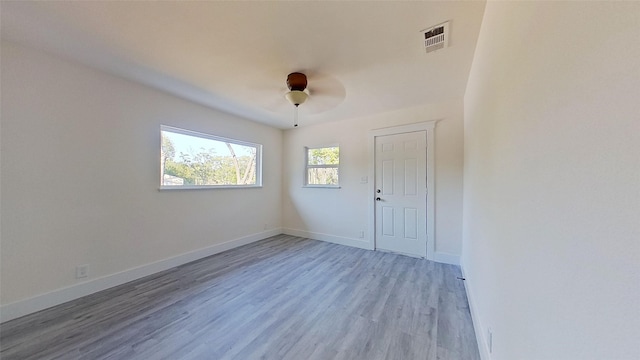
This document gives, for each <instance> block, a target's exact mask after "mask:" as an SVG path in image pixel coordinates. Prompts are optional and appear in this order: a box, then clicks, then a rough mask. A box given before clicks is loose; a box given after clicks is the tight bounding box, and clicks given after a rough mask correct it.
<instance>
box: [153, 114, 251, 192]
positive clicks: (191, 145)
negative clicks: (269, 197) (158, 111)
mask: <svg viewBox="0 0 640 360" xmlns="http://www.w3.org/2000/svg"><path fill="white" fill-rule="evenodd" d="M177 131H180V130H179V129H176V132H174V131H171V130H168V128H167V127H163V128H162V130H161V135H162V146H161V168H162V169H161V170H162V184H161V185H162V186H165V187H168V186H171V187H173V186H234V185H237V186H247V185H260V184H259V183H258V179H259V178H260V177H259V174H258V173H257V172H258V169H259V164H258V161H259V155H260V154H259V151H260V149H259V145H250V144H239V143H238V142H237V141H234V140H231V139H224V138H217V137H216V138H215V139H212V138H207V137H206V136H208V135H206V134H199V135H202V136H198V135H197V133H191V132H189V131H186V130H185V131H184V132H185V133H189V135H187V134H185V133H181V132H177ZM211 137H213V136H211Z"/></svg>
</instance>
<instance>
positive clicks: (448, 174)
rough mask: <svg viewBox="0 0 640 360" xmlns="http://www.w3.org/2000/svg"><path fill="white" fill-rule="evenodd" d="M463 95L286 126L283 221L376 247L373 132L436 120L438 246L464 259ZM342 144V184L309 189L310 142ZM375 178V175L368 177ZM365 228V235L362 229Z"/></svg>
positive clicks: (449, 256)
mask: <svg viewBox="0 0 640 360" xmlns="http://www.w3.org/2000/svg"><path fill="white" fill-rule="evenodd" d="M462 112H463V104H462V100H458V101H451V102H448V103H442V104H435V105H425V106H420V107H414V108H408V109H403V110H398V111H394V112H389V113H383V114H377V115H372V116H367V117H363V118H357V119H351V120H345V121H340V122H333V123H326V124H320V125H315V126H308V127H300V128H295V129H291V130H287V131H285V134H284V145H283V162H284V163H285V164H287V166H286V167H285V169H284V171H285V172H284V177H283V226H284V228H285V231H287V232H289V233H291V234H297V235H303V236H309V237H311V238H316V239H322V240H329V241H335V242H338V243H344V244H349V245H353V246H361V247H365V248H371V247H372V234H369V233H368V227H369V218H368V215H369V208H368V207H369V197H370V196H372V194H370V193H369V184H362V183H361V178H362V177H365V176H368V175H369V156H370V154H369V149H368V138H369V131H370V130H372V129H378V128H385V127H391V126H397V125H404V124H411V123H417V122H424V121H430V120H440V121H438V123H437V125H436V128H435V138H436V139H435V146H436V149H435V156H436V161H435V166H436V170H435V176H436V178H435V189H436V193H435V204H436V211H435V213H436V216H435V223H436V226H435V232H436V236H435V248H436V253H437V254H438V258H439V259H440V260H442V261H450V262H458V257H459V255H460V251H461V246H462V243H461V241H462V230H461V229H462V227H461V224H462V164H463V159H462V154H463V145H462V144H463V131H462V126H463V115H462ZM303 121H304V119H303V118H301V122H303ZM327 144H339V145H340V166H341V168H340V185H341V188H340V189H322V188H303V187H302V184H303V176H304V147H305V146H311V147H313V146H322V145H327ZM368 180H369V181H372V180H373V179H368ZM360 231H365V238H364V239H361V238H359V232H360Z"/></svg>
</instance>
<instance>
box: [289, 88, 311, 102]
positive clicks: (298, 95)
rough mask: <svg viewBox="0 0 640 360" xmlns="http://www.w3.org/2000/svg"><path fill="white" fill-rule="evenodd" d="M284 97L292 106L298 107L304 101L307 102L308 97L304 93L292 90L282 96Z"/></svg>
mask: <svg viewBox="0 0 640 360" xmlns="http://www.w3.org/2000/svg"><path fill="white" fill-rule="evenodd" d="M284 97H285V98H287V100H289V102H290V103H292V104H293V105H295V106H298V105H300V104H303V103H304V102H305V101H307V98H308V97H309V95H307V93H306V92H304V91H300V90H292V91H289V92H288V93H286V94H284Z"/></svg>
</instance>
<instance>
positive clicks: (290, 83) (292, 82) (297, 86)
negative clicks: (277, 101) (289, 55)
mask: <svg viewBox="0 0 640 360" xmlns="http://www.w3.org/2000/svg"><path fill="white" fill-rule="evenodd" d="M287 87H288V88H289V90H291V91H304V89H306V88H307V76H306V75H305V74H303V73H299V72H294V73H291V74H289V75H287Z"/></svg>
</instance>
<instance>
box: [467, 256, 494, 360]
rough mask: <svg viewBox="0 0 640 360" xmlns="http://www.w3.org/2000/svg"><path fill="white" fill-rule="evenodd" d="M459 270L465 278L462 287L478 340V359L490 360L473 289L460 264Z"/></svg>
mask: <svg viewBox="0 0 640 360" xmlns="http://www.w3.org/2000/svg"><path fill="white" fill-rule="evenodd" d="M460 270H461V271H462V277H463V278H465V281H464V289H465V292H466V293H467V301H468V302H469V311H470V312H471V320H472V321H473V329H474V331H475V333H476V341H477V342H478V351H479V352H480V359H482V360H491V354H490V353H489V349H488V348H487V338H486V337H485V332H484V331H483V330H484V329H485V327H484V326H483V325H482V321H480V315H478V310H477V309H478V308H477V307H476V306H475V298H474V297H473V291H472V290H471V287H470V282H469V277H468V276H467V274H466V272H465V271H464V266H462V265H460Z"/></svg>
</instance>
